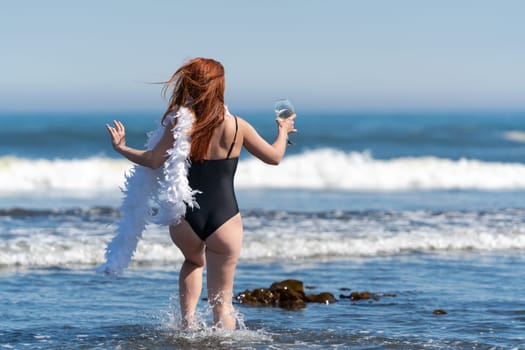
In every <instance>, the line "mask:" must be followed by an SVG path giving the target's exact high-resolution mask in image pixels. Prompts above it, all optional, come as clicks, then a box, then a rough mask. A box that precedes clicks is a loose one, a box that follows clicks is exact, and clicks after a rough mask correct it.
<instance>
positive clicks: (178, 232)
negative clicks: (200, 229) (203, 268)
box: [170, 219, 205, 265]
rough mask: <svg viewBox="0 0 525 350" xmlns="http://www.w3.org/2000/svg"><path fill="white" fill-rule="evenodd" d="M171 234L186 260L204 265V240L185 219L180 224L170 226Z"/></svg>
mask: <svg viewBox="0 0 525 350" xmlns="http://www.w3.org/2000/svg"><path fill="white" fill-rule="evenodd" d="M170 236H171V240H172V241H173V243H175V245H176V246H177V247H178V248H179V249H180V250H181V252H182V254H183V255H184V257H185V258H186V260H189V261H191V262H192V263H194V264H196V265H204V247H205V245H204V242H203V241H202V240H201V239H200V238H199V236H197V234H195V232H193V230H192V228H191V226H190V225H189V224H188V223H187V222H186V221H185V220H184V219H182V221H181V222H180V223H179V224H178V225H176V226H170Z"/></svg>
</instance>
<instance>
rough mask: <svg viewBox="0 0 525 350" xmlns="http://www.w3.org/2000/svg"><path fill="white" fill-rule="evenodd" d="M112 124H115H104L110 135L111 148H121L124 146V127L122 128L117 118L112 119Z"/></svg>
mask: <svg viewBox="0 0 525 350" xmlns="http://www.w3.org/2000/svg"><path fill="white" fill-rule="evenodd" d="M113 124H115V126H114V127H113V126H111V125H109V124H106V129H108V132H109V136H110V137H111V144H112V145H113V148H114V149H115V150H116V151H118V150H119V149H122V148H123V147H124V146H126V129H125V128H124V125H123V124H122V123H121V122H119V121H118V120H114V121H113Z"/></svg>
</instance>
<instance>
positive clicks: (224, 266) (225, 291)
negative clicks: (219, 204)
mask: <svg viewBox="0 0 525 350" xmlns="http://www.w3.org/2000/svg"><path fill="white" fill-rule="evenodd" d="M242 233H243V229H242V220H241V214H240V213H239V214H237V215H235V216H234V217H232V218H231V219H229V220H228V221H226V222H225V223H224V224H223V225H222V226H221V227H219V229H218V230H217V231H215V232H214V233H213V234H212V235H211V236H210V237H209V238H208V239H207V240H206V263H207V267H206V268H207V275H206V276H207V286H208V300H209V302H210V304H211V305H212V307H213V319H214V321H215V325H216V326H218V327H221V328H225V329H235V311H234V309H233V305H232V297H233V279H234V276H235V268H236V266H237V261H238V259H239V255H240V253H241V246H242Z"/></svg>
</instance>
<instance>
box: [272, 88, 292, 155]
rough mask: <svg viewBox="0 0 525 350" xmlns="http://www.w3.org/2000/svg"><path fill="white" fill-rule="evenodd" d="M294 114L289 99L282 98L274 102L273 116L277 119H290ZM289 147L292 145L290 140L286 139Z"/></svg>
mask: <svg viewBox="0 0 525 350" xmlns="http://www.w3.org/2000/svg"><path fill="white" fill-rule="evenodd" d="M294 113H295V108H294V106H293V104H292V102H290V100H289V99H287V98H283V99H280V100H277V101H276V102H275V115H276V116H277V118H279V119H287V118H290V117H291V116H292V115H293V114H294ZM287 141H288V144H289V145H293V142H292V141H290V139H287Z"/></svg>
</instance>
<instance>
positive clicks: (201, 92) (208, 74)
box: [162, 57, 225, 160]
mask: <svg viewBox="0 0 525 350" xmlns="http://www.w3.org/2000/svg"><path fill="white" fill-rule="evenodd" d="M170 88H173V92H172V94H171V96H170V99H169V105H168V108H167V109H166V112H165V113H164V116H163V117H162V122H164V120H165V119H166V117H167V115H168V114H169V113H170V112H172V111H174V110H176V109H177V108H178V107H188V108H190V109H191V110H192V111H193V113H194V115H195V121H194V123H193V129H192V131H191V150H190V157H191V158H192V159H194V160H202V159H205V158H206V155H207V153H208V148H209V147H210V139H211V136H212V134H213V131H214V130H215V128H216V127H217V126H219V125H220V124H221V123H222V121H223V120H224V114H225V108H224V88H225V81H224V67H223V66H222V64H220V62H217V61H215V60H213V59H209V58H201V57H199V58H194V59H192V60H190V61H188V62H187V63H186V64H184V65H183V66H182V67H180V68H179V69H177V71H176V72H175V73H174V74H173V75H172V76H171V78H170V79H169V80H168V81H167V82H166V83H165V84H164V88H163V93H164V94H166V92H167V90H168V89H170Z"/></svg>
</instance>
